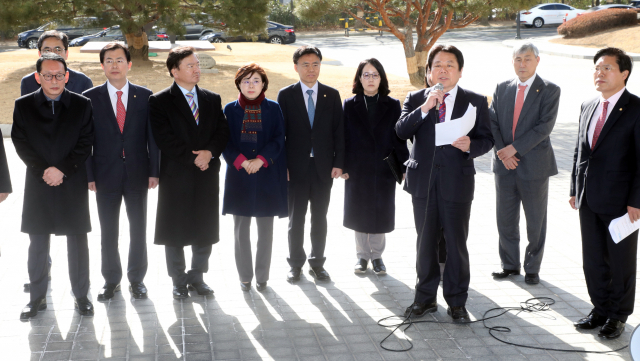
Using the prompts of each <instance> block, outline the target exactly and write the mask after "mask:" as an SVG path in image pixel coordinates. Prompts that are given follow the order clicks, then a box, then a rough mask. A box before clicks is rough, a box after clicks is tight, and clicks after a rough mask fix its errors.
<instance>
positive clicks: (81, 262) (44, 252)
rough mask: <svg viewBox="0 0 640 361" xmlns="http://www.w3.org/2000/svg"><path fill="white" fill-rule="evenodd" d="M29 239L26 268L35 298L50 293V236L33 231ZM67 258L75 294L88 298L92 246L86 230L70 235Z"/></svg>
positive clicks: (33, 299) (72, 288) (32, 295)
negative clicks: (90, 250) (88, 240)
mask: <svg viewBox="0 0 640 361" xmlns="http://www.w3.org/2000/svg"><path fill="white" fill-rule="evenodd" d="M29 240H30V241H31V242H30V243H29V258H28V260H27V267H28V269H29V282H30V283H31V287H30V299H31V301H35V300H37V299H38V298H40V297H45V296H46V295H47V288H48V286H49V276H48V274H49V245H50V242H51V235H49V234H30V235H29ZM67 258H68V262H69V280H70V281H71V290H72V291H73V295H74V297H76V298H81V297H86V296H87V293H88V292H89V245H88V242H87V234H86V233H84V234H77V235H68V236H67Z"/></svg>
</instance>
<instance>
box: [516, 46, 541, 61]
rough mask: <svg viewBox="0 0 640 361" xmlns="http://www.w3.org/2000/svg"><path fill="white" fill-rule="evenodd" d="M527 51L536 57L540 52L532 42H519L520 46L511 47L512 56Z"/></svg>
mask: <svg viewBox="0 0 640 361" xmlns="http://www.w3.org/2000/svg"><path fill="white" fill-rule="evenodd" d="M529 51H531V52H533V55H535V57H536V58H537V57H538V55H539V54H540V51H538V48H537V47H536V46H535V45H533V43H522V44H520V46H518V47H514V48H513V56H512V57H513V58H515V57H516V55H521V54H524V53H526V52H529Z"/></svg>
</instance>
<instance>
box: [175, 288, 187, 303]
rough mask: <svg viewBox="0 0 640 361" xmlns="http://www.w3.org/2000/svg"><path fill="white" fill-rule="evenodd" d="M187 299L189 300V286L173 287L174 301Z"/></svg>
mask: <svg viewBox="0 0 640 361" xmlns="http://www.w3.org/2000/svg"><path fill="white" fill-rule="evenodd" d="M185 298H189V290H188V289H187V285H180V286H173V299H174V300H184V299H185Z"/></svg>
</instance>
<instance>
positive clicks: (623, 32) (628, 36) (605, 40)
mask: <svg viewBox="0 0 640 361" xmlns="http://www.w3.org/2000/svg"><path fill="white" fill-rule="evenodd" d="M551 42H552V43H558V44H565V45H579V46H585V47H589V48H604V47H607V46H613V47H616V48H620V49H623V50H624V51H627V52H630V53H640V25H634V26H628V27H624V28H617V29H611V30H606V31H603V32H601V33H597V34H594V35H590V36H585V37H583V38H579V39H564V38H559V39H553V40H551Z"/></svg>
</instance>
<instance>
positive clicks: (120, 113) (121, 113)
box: [116, 90, 127, 157]
mask: <svg viewBox="0 0 640 361" xmlns="http://www.w3.org/2000/svg"><path fill="white" fill-rule="evenodd" d="M116 94H117V95H118V101H117V102H116V119H117V120H118V127H120V133H122V132H123V131H124V119H125V118H126V117H127V111H126V110H124V104H123V103H122V91H120V90H118V91H117V92H116ZM122 156H123V157H124V149H122Z"/></svg>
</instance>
